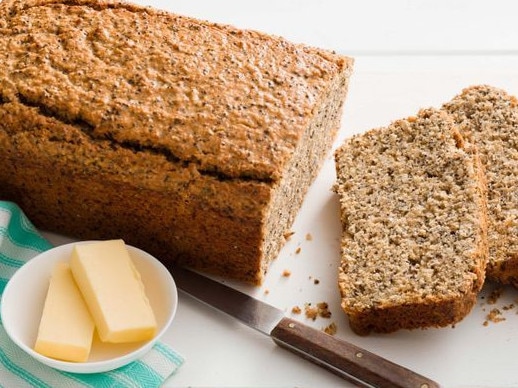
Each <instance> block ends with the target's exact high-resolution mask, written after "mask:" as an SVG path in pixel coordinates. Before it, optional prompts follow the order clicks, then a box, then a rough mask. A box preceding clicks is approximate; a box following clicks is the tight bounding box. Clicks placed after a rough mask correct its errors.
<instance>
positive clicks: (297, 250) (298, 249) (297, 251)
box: [295, 247, 302, 255]
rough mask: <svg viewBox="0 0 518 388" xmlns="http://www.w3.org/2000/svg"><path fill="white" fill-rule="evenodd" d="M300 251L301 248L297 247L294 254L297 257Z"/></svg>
mask: <svg viewBox="0 0 518 388" xmlns="http://www.w3.org/2000/svg"><path fill="white" fill-rule="evenodd" d="M301 250H302V248H301V247H298V248H297V249H295V254H296V255H298V254H299V253H300V251H301Z"/></svg>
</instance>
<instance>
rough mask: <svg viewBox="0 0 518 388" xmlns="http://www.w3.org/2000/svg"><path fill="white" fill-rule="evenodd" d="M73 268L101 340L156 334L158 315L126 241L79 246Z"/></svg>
mask: <svg viewBox="0 0 518 388" xmlns="http://www.w3.org/2000/svg"><path fill="white" fill-rule="evenodd" d="M70 267H71V269H72V273H73V275H74V278H75V280H76V282H77V285H78V286H79V289H80V290H81V293H82V294H83V296H84V298H85V301H86V304H87V305H88V308H89V310H90V312H91V314H92V317H93V319H94V322H95V325H96V328H97V332H98V334H99V338H100V339H101V341H103V342H112V343H123V342H135V341H144V340H149V339H151V338H153V337H154V336H155V333H156V330H157V324H156V319H155V315H154V313H153V310H152V308H151V305H150V304H149V300H148V298H147V296H146V294H145V290H144V284H143V283H142V280H141V278H140V274H139V273H138V271H137V269H136V268H135V266H134V264H133V261H132V260H131V257H130V255H129V252H128V250H127V248H126V245H125V244H124V241H123V240H108V241H101V242H94V243H89V244H78V245H76V246H75V247H74V250H73V252H72V257H71V260H70Z"/></svg>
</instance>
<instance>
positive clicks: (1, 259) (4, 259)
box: [0, 252, 26, 268]
mask: <svg viewBox="0 0 518 388" xmlns="http://www.w3.org/2000/svg"><path fill="white" fill-rule="evenodd" d="M0 263H3V264H5V265H7V266H9V267H14V268H20V267H21V266H22V265H24V264H25V263H26V261H24V260H18V259H15V258H12V257H10V256H7V255H5V254H4V253H2V252H0Z"/></svg>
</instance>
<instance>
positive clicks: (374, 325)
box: [335, 109, 487, 335]
mask: <svg viewBox="0 0 518 388" xmlns="http://www.w3.org/2000/svg"><path fill="white" fill-rule="evenodd" d="M335 161H336V170H337V182H336V184H335V191H336V192H337V194H338V196H339V199H340V209H341V223H342V228H343V232H342V244H341V266H340V268H339V288H340V292H341V296H342V308H343V309H344V311H345V313H346V314H347V315H348V317H349V322H350V326H351V328H352V329H353V330H354V331H355V332H356V333H358V334H360V335H366V334H368V333H370V332H372V331H375V332H384V333H388V332H393V331H395V330H398V329H414V328H424V327H440V326H446V325H450V324H454V323H455V322H458V321H459V320H461V319H462V318H463V317H464V316H465V315H466V314H467V313H468V312H469V311H470V310H471V308H472V306H473V305H474V303H475V301H476V295H477V293H478V291H479V290H480V288H481V287H482V284H483V281H484V270H485V266H486V261H487V236H486V233H487V231H486V213H485V196H484V195H485V194H484V190H485V188H484V180H483V179H484V178H483V171H482V169H481V168H480V165H479V161H478V157H477V154H476V150H475V149H474V148H473V147H471V146H470V145H469V144H467V143H465V142H464V141H463V139H462V137H461V136H460V134H459V133H458V131H457V130H456V128H455V126H454V123H453V120H452V118H451V117H450V116H449V115H448V114H447V113H445V112H443V111H440V110H435V109H426V110H422V111H420V112H419V114H418V116H417V117H412V118H408V119H405V120H399V121H395V122H393V123H392V124H391V125H389V126H388V127H386V128H379V129H373V130H370V131H368V132H366V133H363V134H360V135H355V136H353V137H352V138H349V139H347V140H346V141H345V142H344V144H343V145H342V146H341V147H340V148H338V149H337V151H336V153H335Z"/></svg>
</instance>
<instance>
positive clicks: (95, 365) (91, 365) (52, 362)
mask: <svg viewBox="0 0 518 388" xmlns="http://www.w3.org/2000/svg"><path fill="white" fill-rule="evenodd" d="M100 241H105V240H83V241H75V242H71V243H67V244H63V245H58V246H56V247H53V248H51V249H49V250H46V251H43V252H41V253H39V254H37V255H36V256H34V257H33V258H32V259H29V260H28V261H27V262H26V263H24V264H23V265H22V266H21V267H20V268H19V269H18V270H16V272H15V273H14V274H13V276H11V278H10V279H9V281H8V282H7V284H6V286H5V288H4V291H3V293H2V298H1V302H0V318H1V321H2V326H3V327H4V329H5V331H6V334H7V336H8V337H9V338H10V339H11V340H12V341H13V342H14V343H15V344H16V345H17V346H18V347H19V348H21V349H22V350H23V351H24V352H25V353H27V354H28V355H30V356H31V357H33V358H34V359H36V360H38V361H40V362H42V363H43V364H46V365H48V366H49V367H52V368H55V369H59V370H62V371H65V372H72V373H101V372H107V371H110V370H113V369H117V368H120V367H122V366H124V365H127V364H129V363H130V362H132V361H135V360H137V359H138V358H140V357H142V356H143V355H144V354H146V353H147V352H148V351H149V350H151V348H152V347H153V346H154V345H155V344H156V342H157V341H158V340H159V339H160V338H161V337H162V336H163V335H164V334H165V333H166V331H167V330H168V329H169V327H170V326H171V323H172V321H173V319H174V317H175V315H176V311H177V307H178V289H177V287H176V283H175V281H174V278H173V276H172V274H171V272H170V271H169V270H168V269H167V268H166V267H165V266H164V264H163V263H162V262H160V261H159V260H158V259H157V258H155V257H154V256H152V255H151V254H149V253H148V252H146V251H144V250H142V249H140V248H137V247H134V246H132V245H128V244H126V247H127V249H128V251H129V252H130V254H131V253H134V254H135V256H136V257H138V260H145V261H148V262H150V263H151V264H152V266H153V268H156V272H157V273H160V274H161V275H160V276H161V277H162V278H163V280H164V284H167V288H168V289H169V292H171V304H172V307H171V312H170V314H169V315H168V317H167V319H166V320H165V322H164V323H163V325H162V327H161V328H160V330H159V331H158V332H157V333H156V334H155V336H154V337H153V338H152V339H150V340H148V341H146V342H144V343H143V344H142V346H140V347H138V348H136V349H133V350H132V351H130V352H128V353H125V354H122V355H120V356H117V357H114V358H111V359H106V360H99V361H85V362H71V361H63V360H58V359H54V358H51V357H47V356H44V355H42V354H40V353H38V352H36V351H35V350H34V349H32V348H31V347H30V346H28V345H27V344H26V343H25V342H24V341H23V340H22V339H21V338H19V336H18V335H15V333H13V329H12V327H11V325H10V324H9V323H10V320H9V318H8V317H7V314H8V313H7V311H6V310H7V307H6V305H7V304H6V303H5V301H6V300H9V298H10V297H14V296H15V295H14V294H13V295H11V294H12V293H13V291H12V288H13V287H15V285H16V282H17V279H19V278H22V277H23V276H24V274H25V273H27V272H30V271H31V270H32V268H33V267H38V266H40V265H42V264H41V263H40V261H42V260H44V259H45V258H46V257H47V256H51V257H52V256H53V255H55V253H56V251H66V250H69V249H70V250H71V249H72V248H73V246H75V245H78V244H88V243H93V242H100ZM135 256H133V255H132V259H133V258H134V257H135ZM47 260H48V261H49V263H48V265H49V266H50V265H52V264H55V263H57V262H58V261H60V260H64V259H62V258H61V257H60V256H59V255H55V257H54V258H53V259H51V260H49V259H47ZM6 323H7V325H6ZM36 324H39V321H37V322H36V323H35V325H36Z"/></svg>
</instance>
